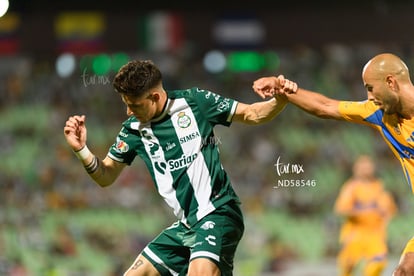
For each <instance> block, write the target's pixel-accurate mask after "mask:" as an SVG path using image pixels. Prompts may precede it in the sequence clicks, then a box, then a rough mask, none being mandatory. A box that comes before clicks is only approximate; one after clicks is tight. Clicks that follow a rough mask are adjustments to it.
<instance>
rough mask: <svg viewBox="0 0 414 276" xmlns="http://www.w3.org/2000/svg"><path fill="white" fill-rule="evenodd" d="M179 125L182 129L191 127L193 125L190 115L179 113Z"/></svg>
mask: <svg viewBox="0 0 414 276" xmlns="http://www.w3.org/2000/svg"><path fill="white" fill-rule="evenodd" d="M177 124H178V126H179V127H181V128H187V127H188V126H189V125H191V119H190V117H189V116H188V115H186V114H185V112H180V113H178V119H177Z"/></svg>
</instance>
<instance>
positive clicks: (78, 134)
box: [63, 115, 125, 187]
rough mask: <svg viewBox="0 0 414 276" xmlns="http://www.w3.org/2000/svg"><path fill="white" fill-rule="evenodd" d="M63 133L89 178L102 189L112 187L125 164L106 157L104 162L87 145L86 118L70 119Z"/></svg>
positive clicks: (76, 116)
mask: <svg viewBox="0 0 414 276" xmlns="http://www.w3.org/2000/svg"><path fill="white" fill-rule="evenodd" d="M63 133H64V135H65V138H66V142H67V143H68V145H69V146H70V147H71V148H72V150H73V151H74V152H75V154H76V156H77V157H78V158H79V160H80V161H81V162H82V164H83V166H84V167H85V170H86V172H87V173H88V174H89V176H90V177H91V178H92V179H93V180H94V181H95V182H96V183H97V184H98V185H100V186H101V187H105V186H109V185H111V184H112V183H113V182H114V181H115V180H116V178H117V177H118V176H119V174H120V173H121V171H122V169H123V168H124V167H125V164H123V163H120V162H117V161H114V160H112V159H111V158H109V157H106V158H105V159H103V160H102V161H101V160H100V159H99V158H98V157H96V156H95V155H94V154H93V153H92V152H91V151H90V150H89V148H88V146H87V145H86V139H87V129H86V125H85V116H84V115H82V116H80V115H74V116H71V117H69V118H68V120H67V121H66V124H65V127H64V128H63Z"/></svg>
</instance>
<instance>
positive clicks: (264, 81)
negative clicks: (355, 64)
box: [253, 53, 414, 276]
mask: <svg viewBox="0 0 414 276" xmlns="http://www.w3.org/2000/svg"><path fill="white" fill-rule="evenodd" d="M362 80H363V83H364V86H365V88H366V90H367V97H368V98H367V100H365V101H340V100H336V99H332V98H328V97H326V96H324V95H323V94H321V93H317V92H312V91H309V90H306V89H302V88H298V86H297V84H296V83H295V82H292V81H289V80H287V81H285V82H284V84H285V85H284V87H283V88H282V89H278V86H277V79H276V77H274V76H271V77H264V78H259V79H257V80H256V81H254V83H253V89H254V91H255V92H256V93H257V94H258V95H260V96H261V97H263V98H265V97H268V96H273V95H275V94H285V95H286V97H287V98H288V100H289V101H290V102H291V103H293V104H294V105H296V106H298V107H299V108H301V109H303V110H305V111H306V112H308V113H310V114H313V115H315V116H318V117H320V118H325V119H336V120H346V121H349V122H354V123H359V124H363V125H367V126H371V127H373V128H374V129H376V130H378V131H379V132H380V134H381V135H382V137H383V138H384V140H385V142H386V143H387V144H388V146H389V147H390V148H391V150H392V152H393V153H394V154H395V156H396V157H397V158H398V160H399V161H400V163H401V166H402V168H403V172H404V175H405V177H406V179H407V182H408V184H409V187H410V189H411V191H412V192H413V191H414V188H413V187H414V86H413V83H412V82H411V79H410V73H409V70H408V67H407V65H406V64H405V63H404V62H403V61H402V60H401V59H400V58H399V57H398V56H396V55H394V54H391V53H382V54H379V55H376V56H374V57H373V58H372V59H371V60H369V61H368V62H367V63H366V65H365V66H364V68H363V70H362ZM413 228H414V227H413ZM413 234H414V229H413ZM393 275H394V276H405V275H414V237H412V238H411V240H409V241H408V243H407V244H406V246H405V249H404V251H403V253H402V254H401V258H400V262H399V264H398V266H397V268H396V269H395V271H394V273H393Z"/></svg>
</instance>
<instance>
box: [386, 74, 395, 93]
mask: <svg viewBox="0 0 414 276" xmlns="http://www.w3.org/2000/svg"><path fill="white" fill-rule="evenodd" d="M385 82H386V83H387V86H388V87H389V88H390V89H391V90H395V88H396V87H397V84H396V83H395V78H394V77H393V76H392V75H388V76H387V77H386V78H385Z"/></svg>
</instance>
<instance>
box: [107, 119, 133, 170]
mask: <svg viewBox="0 0 414 276" xmlns="http://www.w3.org/2000/svg"><path fill="white" fill-rule="evenodd" d="M131 137H134V136H133V135H129V130H128V128H126V127H125V126H124V127H123V128H122V129H121V130H120V131H119V133H118V136H117V137H116V140H115V142H114V143H113V144H112V146H111V147H110V148H109V151H108V157H109V158H111V159H113V160H115V161H118V162H121V163H126V164H127V165H131V163H132V161H133V160H134V158H135V156H136V152H135V150H134V141H133V140H132V138H131Z"/></svg>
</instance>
